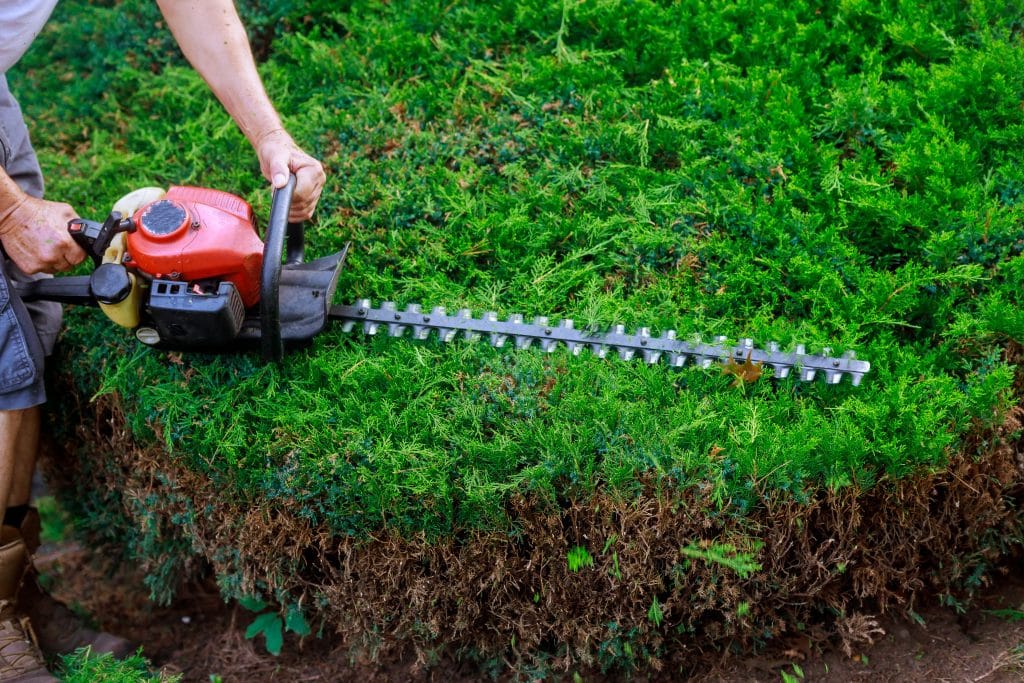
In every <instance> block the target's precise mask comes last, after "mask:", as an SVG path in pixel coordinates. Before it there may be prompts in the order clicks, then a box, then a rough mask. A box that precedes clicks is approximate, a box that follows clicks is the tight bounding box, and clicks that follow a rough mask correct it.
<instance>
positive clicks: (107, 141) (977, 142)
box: [11, 0, 1024, 592]
mask: <svg viewBox="0 0 1024 683" xmlns="http://www.w3.org/2000/svg"><path fill="white" fill-rule="evenodd" d="M154 5H155V3H152V2H149V1H148V0H145V1H144V0H124V1H123V2H115V1H113V0H108V1H107V2H102V3H85V2H81V1H79V2H73V1H69V2H64V3H61V4H60V6H59V7H58V9H57V12H56V15H55V18H54V21H53V22H51V25H50V26H49V28H47V29H46V31H45V32H44V33H43V35H41V36H40V38H39V40H38V41H37V45H36V46H35V47H34V48H33V49H32V51H31V53H30V54H29V55H28V57H27V58H26V60H25V61H24V62H23V63H22V64H21V65H20V66H19V67H18V69H17V71H16V72H15V73H12V74H11V80H12V84H13V88H14V89H15V92H16V93H17V94H18V95H19V96H20V98H21V101H22V104H23V106H24V108H25V111H26V112H27V115H28V117H29V119H30V120H31V122H32V130H33V134H34V140H35V143H36V145H37V147H38V149H39V151H40V155H41V158H42V163H43V166H44V168H45V170H46V173H47V176H48V178H49V190H48V191H49V196H50V197H51V198H59V199H62V200H67V201H69V202H70V203H72V204H73V205H74V206H75V207H76V209H77V210H78V211H79V212H80V213H81V214H82V215H84V216H89V217H93V218H102V217H103V216H104V215H105V214H106V212H107V211H108V210H109V207H110V206H111V204H112V203H113V201H114V200H116V199H117V198H118V197H119V196H120V195H121V194H123V193H126V192H128V191H130V190H132V189H134V188H135V187H138V186H141V185H149V184H154V183H156V184H164V185H168V184H174V183H182V184H196V185H204V186H209V187H215V188H219V189H223V190H229V191H233V192H237V193H239V194H241V195H243V196H245V197H246V198H247V199H248V200H250V201H251V202H252V203H253V205H254V207H255V209H256V211H257V213H258V214H259V215H261V216H264V217H265V216H266V214H267V210H268V208H269V192H268V190H267V185H266V182H265V181H264V180H263V179H262V178H261V176H260V174H259V169H258V168H257V164H256V161H255V157H254V155H253V153H252V152H251V150H250V149H249V148H248V146H247V144H246V143H245V141H244V140H243V138H242V137H241V135H240V134H239V133H238V131H237V130H236V129H235V128H234V126H233V124H232V123H230V121H229V120H228V119H227V117H226V115H225V114H224V113H223V111H222V109H221V108H220V106H219V105H218V104H217V103H216V101H215V100H214V99H213V98H212V97H211V96H210V95H209V93H208V92H207V90H206V88H205V86H204V85H203V84H202V82H201V80H200V79H199V77H198V76H197V75H196V74H195V73H193V72H192V71H191V70H190V69H189V68H188V67H187V66H186V65H185V64H184V63H183V61H182V59H181V58H180V56H179V55H178V53H177V51H176V49H175V48H174V46H173V43H172V41H171V40H170V37H169V34H168V33H167V31H166V28H165V27H164V26H163V25H162V23H161V22H160V20H159V15H158V13H157V10H156V9H155V6H154ZM240 9H241V11H242V14H243V17H244V19H245V21H246V23H247V25H248V26H249V27H250V30H251V35H252V38H253V42H254V45H255V48H256V53H257V57H258V59H259V60H260V69H261V73H262V74H263V76H264V78H265V80H266V83H267V87H268V90H269V92H270V93H271V96H272V98H273V99H274V100H275V102H276V103H277V105H278V106H279V108H280V110H281V111H282V112H283V113H284V114H285V119H286V125H287V126H288V127H289V129H290V130H291V131H292V132H293V134H294V135H295V136H296V139H297V140H298V141H299V142H300V144H301V145H303V146H305V147H307V148H308V149H309V150H310V151H311V152H312V153H314V154H316V155H317V156H319V157H320V158H321V159H323V161H324V163H325V165H326V167H327V169H328V172H329V178H328V184H327V187H326V189H325V191H324V194H323V199H322V201H321V205H320V210H319V216H318V218H317V219H316V221H315V222H314V224H313V225H312V226H311V227H310V229H309V231H308V235H309V240H310V245H309V252H310V253H311V254H317V255H319V254H326V253H328V252H331V251H333V250H337V249H339V248H340V247H341V246H342V245H343V244H344V243H345V242H346V241H349V240H351V241H352V242H353V245H354V246H353V250H352V254H351V256H350V259H349V265H348V269H347V270H346V271H345V273H344V274H343V276H342V281H341V285H340V288H339V291H340V294H339V298H340V299H344V300H347V301H350V300H353V299H355V298H359V297H367V298H371V299H373V300H374V301H380V300H382V299H389V300H394V301H396V302H398V303H399V305H404V304H406V303H409V302H421V303H423V304H425V305H444V306H447V307H449V309H455V308H458V307H461V306H468V307H472V308H473V309H474V311H476V312H477V313H479V312H481V311H483V310H486V309H494V310H497V311H499V312H500V313H502V314H509V313H512V312H520V313H524V314H525V315H527V316H532V315H537V314H548V315H551V316H552V317H554V318H559V317H562V316H566V317H572V318H574V319H575V320H576V321H577V325H578V326H579V325H582V324H588V323H593V324H600V325H607V324H611V323H615V322H621V323H624V324H626V325H627V326H639V325H647V326H650V327H651V328H652V329H654V330H663V329H667V328H673V329H676V330H678V331H679V332H680V336H683V337H685V336H688V335H689V334H690V333H694V332H700V333H703V334H705V335H716V334H722V335H727V336H728V337H729V338H730V339H737V338H740V337H747V336H749V337H753V338H755V339H756V340H758V342H760V343H763V342H767V341H769V340H776V341H779V342H780V343H781V344H782V345H783V347H784V348H785V347H789V346H791V345H793V344H796V343H799V342H803V343H805V344H807V345H808V348H809V349H811V350H813V351H818V350H820V349H821V348H822V347H824V346H831V347H832V348H833V349H835V350H836V351H837V352H840V351H842V350H845V349H848V348H850V349H855V350H856V351H857V353H858V355H859V356H860V357H862V358H864V359H867V360H870V362H871V363H872V366H873V367H872V370H871V373H870V374H869V376H868V377H867V378H866V379H865V381H864V384H863V386H861V387H859V388H853V387H851V386H850V385H849V381H848V380H845V381H844V383H843V384H842V385H840V386H835V387H828V386H825V385H824V384H823V383H821V382H820V381H819V382H816V383H814V384H802V383H800V382H798V381H795V380H792V379H788V380H785V381H775V380H770V379H767V378H765V379H762V380H760V381H758V382H756V383H753V384H750V385H746V386H740V387H733V386H731V385H732V382H731V378H729V377H727V376H723V375H722V374H721V372H720V370H719V369H718V368H711V369H709V370H702V369H692V368H687V369H683V370H680V371H675V370H670V369H668V368H666V367H665V366H663V365H662V366H654V367H645V366H643V365H642V364H639V363H635V362H634V363H625V362H620V361H618V360H611V361H602V360H599V359H596V358H594V357H591V356H590V355H588V354H583V355H582V356H580V357H578V358H573V357H569V356H568V355H567V354H566V353H565V352H564V351H560V352H557V353H555V354H553V355H551V356H545V355H542V354H540V353H539V352H537V351H516V350H510V349H501V350H499V349H493V348H490V347H488V346H487V345H485V344H478V345H468V344H465V343H462V342H459V343H454V344H451V345H449V346H443V345H441V344H440V343H439V342H437V341H436V340H434V339H431V340H428V341H425V342H412V341H410V340H408V339H405V340H394V339H386V338H366V337H363V336H362V335H360V334H356V335H352V336H347V335H344V334H342V333H341V332H340V330H338V329H332V330H330V331H328V332H327V333H325V334H324V335H322V336H321V337H320V338H319V339H318V340H317V341H316V343H315V345H314V346H313V348H311V349H309V350H304V351H300V352H297V353H293V354H291V355H289V356H288V357H287V360H286V362H285V363H284V364H283V365H281V366H279V367H275V366H269V365H267V364H265V363H264V362H262V361H261V360H260V359H259V358H257V357H255V356H252V355H236V356H223V357H213V356H207V355H202V354H191V355H177V354H168V353H164V352H159V351H153V350H149V349H146V348H143V347H142V346H141V345H139V344H138V343H137V342H135V341H134V340H133V339H132V338H131V335H130V334H128V333H126V332H124V331H123V330H120V329H118V328H115V327H114V326H112V325H111V324H109V323H108V322H107V321H106V320H105V319H104V318H102V317H101V316H100V315H99V314H98V313H97V312H96V311H92V310H74V311H69V312H68V315H67V333H66V335H65V337H64V344H65V346H66V348H67V349H68V350H69V355H68V358H69V359H68V361H67V363H66V368H65V369H66V370H68V371H70V372H71V373H73V374H74V377H75V378H76V383H77V388H78V390H79V391H80V392H81V393H82V394H83V395H84V396H87V397H88V396H93V395H95V394H96V393H116V394H118V395H120V397H121V398H122V399H123V405H124V408H125V410H126V411H127V419H128V421H129V423H130V425H131V428H132V429H133V430H134V433H135V435H136V437H137V438H139V439H149V440H152V441H159V442H162V443H164V444H165V445H166V447H167V448H168V449H169V450H170V451H171V452H172V453H173V454H174V456H175V457H176V458H178V459H180V461H181V462H182V463H185V464H187V466H188V467H189V468H191V469H192V470H194V471H195V472H198V473H200V474H202V475H203V476H205V477H208V478H209V479H211V480H212V481H213V482H215V483H216V485H217V486H218V487H219V489H220V490H222V491H223V495H224V496H226V497H230V498H231V499H234V500H238V501H241V502H245V503H251V504H253V505H270V506H277V505H279V506H282V507H287V508H289V509H291V510H293V511H295V512H297V513H298V514H299V515H301V516H304V517H306V518H308V519H309V520H311V521H312V522H314V523H315V524H318V525H323V526H324V527H326V528H328V529H329V530H331V531H332V532H333V533H335V534H339V535H344V534H347V535H354V536H357V537H361V536H365V535H367V534H369V533H372V532H374V531H376V530H379V529H381V528H391V529H395V530H398V531H401V532H403V533H418V532H425V533H426V534H427V536H428V537H430V538H439V537H444V536H449V535H452V534H458V533H460V532H464V531H466V530H474V529H506V528H508V527H509V520H508V519H507V517H506V512H505V510H506V507H505V504H506V502H507V501H508V500H509V499H510V497H511V496H513V495H515V494H519V493H528V494H532V495H535V496H538V497H540V498H541V499H544V500H548V501H550V503H551V504H552V505H557V504H559V501H562V500H565V499H567V498H576V499H578V498H580V497H586V496H587V495H589V494H590V493H592V492H594V491H596V490H613V491H616V492H620V493H621V494H622V495H624V496H629V495H631V494H632V493H633V492H635V491H636V490H637V489H638V487H639V482H640V481H641V480H642V479H643V480H651V479H652V478H653V480H654V481H656V482H661V485H662V486H666V487H678V486H690V485H694V486H699V487H701V489H702V490H703V491H704V492H705V493H706V501H707V505H708V506H709V508H710V509H719V508H721V507H723V506H724V505H726V504H727V503H732V504H733V505H735V506H737V507H733V508H730V509H739V510H743V509H745V508H749V507H750V506H753V505H757V502H758V499H759V496H760V495H761V494H762V493H763V492H764V491H783V492H787V493H788V494H790V495H792V496H794V497H796V498H798V499H802V498H804V497H806V496H808V495H809V494H810V493H811V492H814V491H816V490H819V489H821V488H829V489H840V488H843V487H851V486H856V487H861V488H866V487H870V486H874V485H877V484H879V482H881V481H882V480H884V479H886V478H896V477H902V476H906V475H908V474H911V473H913V472H916V471H920V470H922V469H932V468H942V467H943V466H944V464H945V463H946V462H947V459H948V457H949V456H950V454H951V453H952V452H954V451H956V449H957V448H958V447H959V446H960V445H961V444H962V443H963V440H964V438H965V435H966V434H968V433H969V432H970V430H972V429H973V428H976V427H977V426H978V425H988V424H992V423H994V422H997V421H998V420H999V419H1000V417H1001V416H1002V415H1003V414H1004V413H1005V410H1006V408H1007V407H1008V406H1009V405H1010V404H1011V401H1012V400H1013V397H1012V391H1011V387H1012V380H1013V372H1012V367H1011V366H1010V365H1009V364H1008V363H1007V361H1006V360H1005V359H1004V356H1003V350H1004V348H1005V346H1006V344H1007V343H1008V342H1009V341H1011V340H1013V341H1018V342H1021V341H1024V317H1022V313H1021V311H1020V306H1019V304H1020V297H1021V294H1020V291H1021V290H1020V283H1021V282H1022V281H1024V260H1022V258H1021V256H1020V254H1021V252H1022V250H1024V225H1022V222H1021V218H1022V215H1024V214H1022V211H1024V164H1022V161H1024V110H1022V107H1021V102H1022V98H1024V49H1022V32H1024V12H1022V11H1021V9H1020V7H1019V3H1016V2H1010V1H1008V0H977V1H975V2H969V3H918V2H902V1H889V2H883V3H876V2H866V1H860V0H844V1H842V2H838V3H825V2H813V1H810V0H800V1H796V2H789V1H787V2H771V1H769V2H763V1H761V0H758V1H757V2H753V1H750V0H742V1H740V2H724V1H721V0H715V1H712V2H695V1H692V0H688V1H681V2H651V1H646V0H631V1H628V2H627V1H625V0H622V1H616V0H583V1H577V0H559V1H552V0H497V1H493V0H492V1H488V2H475V1H474V2H458V3H448V2H428V1H411V0H406V1H401V0H396V1H394V2H389V3H378V2H369V1H356V0H353V1H350V2H327V1H324V0H321V1H316V2H308V3H302V2H297V1H287V0H282V1H280V2H270V3H256V2H242V3H241V8H240ZM766 374H767V373H766ZM90 505H91V504H90V501H89V500H79V501H78V503H77V506H78V509H77V510H76V512H77V513H78V515H79V516H80V517H83V518H84V520H83V521H82V524H83V525H84V527H83V528H85V529H89V528H92V529H93V530H99V531H102V530H104V528H105V525H107V524H108V523H110V522H111V521H112V517H111V515H112V514H113V513H110V512H108V511H105V510H103V509H102V508H100V507H98V506H92V507H91V506H90ZM202 514H203V511H201V510H188V509H186V511H185V512H183V513H181V515H180V516H179V517H178V519H177V523H178V524H180V526H181V527H182V528H186V529H187V528H188V526H189V524H190V523H191V519H190V518H192V517H194V516H196V515H202ZM113 521H116V520H113ZM118 533H122V534H127V535H128V536H127V538H128V540H127V542H128V544H129V546H130V547H131V548H133V549H134V551H135V552H138V553H151V554H152V553H156V552H157V551H158V550H161V549H162V550H161V552H162V551H168V552H170V551H172V550H175V549H176V552H184V553H187V552H188V540H187V539H182V538H177V539H175V538H170V537H168V536H167V535H166V534H164V533H162V531H161V530H160V529H158V528H151V529H150V528H134V529H128V530H125V529H119V530H118ZM175 544H177V545H175ZM167 571H168V573H172V572H173V567H171V566H168V567H167ZM165 578H166V577H165ZM160 580H161V579H160V578H159V577H157V579H156V583H157V584H159V583H160ZM223 585H225V586H226V587H227V586H230V585H231V582H230V580H228V579H225V580H224V584H223ZM226 590H229V592H230V589H228V588H226Z"/></svg>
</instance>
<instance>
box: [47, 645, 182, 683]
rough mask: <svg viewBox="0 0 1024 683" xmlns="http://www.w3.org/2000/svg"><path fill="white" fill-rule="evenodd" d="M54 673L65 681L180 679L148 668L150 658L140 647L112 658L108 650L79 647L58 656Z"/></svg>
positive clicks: (165, 682) (105, 682)
mask: <svg viewBox="0 0 1024 683" xmlns="http://www.w3.org/2000/svg"><path fill="white" fill-rule="evenodd" d="M57 673H58V675H59V676H60V679H61V680H62V681H64V683H97V682H98V681H102V682H103V683H139V682H141V681H159V682H160V683H177V682H178V681H180V680H181V676H180V675H174V676H169V675H167V674H164V673H154V672H153V671H151V670H150V664H149V661H148V660H147V659H146V658H145V657H143V656H142V650H141V649H140V650H139V651H138V652H137V653H135V654H134V655H132V656H130V657H126V658H125V659H120V660H119V659H114V656H113V655H111V654H110V653H105V654H101V655H97V654H93V652H92V650H91V649H89V648H88V647H84V648H80V649H78V650H75V651H74V652H72V653H71V654H68V655H63V656H62V657H61V658H60V661H59V663H58V668H57Z"/></svg>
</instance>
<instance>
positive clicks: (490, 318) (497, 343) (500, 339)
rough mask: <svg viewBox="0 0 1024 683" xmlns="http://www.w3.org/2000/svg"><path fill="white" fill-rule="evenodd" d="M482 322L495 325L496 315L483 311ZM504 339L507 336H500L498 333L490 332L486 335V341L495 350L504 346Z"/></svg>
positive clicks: (493, 312) (495, 313) (492, 312)
mask: <svg viewBox="0 0 1024 683" xmlns="http://www.w3.org/2000/svg"><path fill="white" fill-rule="evenodd" d="M483 320H484V322H488V323H496V322H498V314H497V312H495V311H485V312H484V317H483ZM506 339H508V335H505V334H502V333H500V332H491V333H490V334H489V335H488V341H489V343H490V345H491V346H493V347H494V348H496V349H500V348H502V347H503V346H505V340H506Z"/></svg>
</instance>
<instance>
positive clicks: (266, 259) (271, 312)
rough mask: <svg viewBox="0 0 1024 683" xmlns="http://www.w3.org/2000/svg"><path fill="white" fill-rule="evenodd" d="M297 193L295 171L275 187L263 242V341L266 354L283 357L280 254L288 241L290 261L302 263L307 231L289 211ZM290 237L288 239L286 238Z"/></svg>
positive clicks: (261, 304) (261, 317)
mask: <svg viewBox="0 0 1024 683" xmlns="http://www.w3.org/2000/svg"><path fill="white" fill-rule="evenodd" d="M294 194H295V174H289V175H288V182H287V183H285V185H284V187H281V188H277V189H275V190H274V195H273V198H272V199H271V202H270V221H269V223H268V224H267V234H266V236H265V240H264V245H263V270H262V273H261V277H260V345H261V347H262V349H263V357H264V358H265V359H266V360H270V361H274V362H277V361H280V360H281V358H282V357H283V356H284V342H283V341H282V340H281V254H282V253H283V252H284V251H285V242H286V241H287V253H288V259H287V263H288V264H289V265H291V264H296V263H302V260H303V258H304V256H305V234H304V229H303V225H302V223H289V222H288V214H289V213H290V212H291V208H292V195H294ZM286 238H287V240H286Z"/></svg>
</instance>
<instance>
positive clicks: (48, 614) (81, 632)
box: [0, 507, 137, 682]
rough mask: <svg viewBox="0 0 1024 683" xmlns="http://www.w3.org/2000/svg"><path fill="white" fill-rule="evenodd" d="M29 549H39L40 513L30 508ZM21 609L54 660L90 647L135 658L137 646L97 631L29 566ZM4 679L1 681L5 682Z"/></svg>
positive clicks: (26, 535) (27, 520) (26, 526)
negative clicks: (41, 581)
mask: <svg viewBox="0 0 1024 683" xmlns="http://www.w3.org/2000/svg"><path fill="white" fill-rule="evenodd" d="M20 528H21V533H22V536H23V537H24V539H25V545H26V546H27V548H28V550H29V552H31V553H32V554H33V555H34V554H35V551H36V550H37V549H38V548H39V543H40V539H39V533H40V525H39V511H38V510H36V509H35V508H34V507H30V508H28V511H27V512H26V514H25V518H24V520H23V521H22V523H21V527H20ZM18 609H19V610H21V612H22V613H24V614H26V615H28V617H29V619H30V620H31V621H32V625H33V627H34V630H35V634H36V640H37V641H38V642H39V649H41V650H42V651H43V652H44V653H46V654H47V655H48V656H50V657H56V656H57V655H64V654H69V653H71V652H74V651H75V650H77V649H78V648H80V647H85V646H89V647H91V648H92V652H93V654H97V655H101V654H106V653H108V652H109V653H110V654H112V655H114V657H116V658H117V659H124V658H125V657H127V656H129V655H131V654H134V652H135V650H136V649H137V648H136V646H135V645H134V644H133V643H131V642H129V641H128V640H126V639H124V638H121V637H120V636H115V635H113V634H111V633H106V632H104V631H95V630H93V629H91V628H89V627H88V626H86V625H85V622H83V621H82V619H81V618H79V616H78V615H77V614H75V613H74V612H72V611H71V610H70V609H68V607H67V605H65V604H64V603H63V602H61V601H60V600H57V599H56V598H54V597H53V596H52V595H50V594H49V593H47V592H46V591H45V590H43V588H42V587H41V586H40V585H39V572H38V571H36V568H35V567H34V566H32V564H31V563H29V569H28V573H27V576H26V577H25V581H24V583H23V584H22V586H21V592H19V593H18ZM2 681H3V679H0V682H2Z"/></svg>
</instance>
